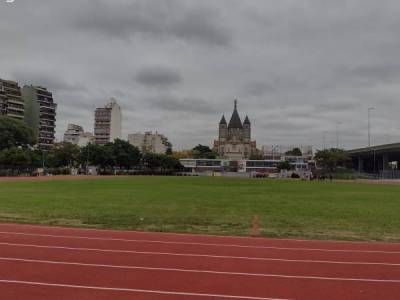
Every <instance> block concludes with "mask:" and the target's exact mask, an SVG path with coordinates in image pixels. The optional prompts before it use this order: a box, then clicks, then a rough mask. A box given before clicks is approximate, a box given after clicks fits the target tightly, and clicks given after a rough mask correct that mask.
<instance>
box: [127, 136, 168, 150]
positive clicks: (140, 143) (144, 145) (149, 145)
mask: <svg viewBox="0 0 400 300" xmlns="http://www.w3.org/2000/svg"><path fill="white" fill-rule="evenodd" d="M128 141H129V143H130V144H131V145H133V146H135V147H138V148H139V149H140V151H142V152H144V153H146V152H148V153H158V154H165V153H167V152H168V151H169V150H170V149H171V147H172V146H171V143H170V142H169V141H168V138H167V137H166V136H165V135H163V134H160V133H158V132H156V133H152V132H145V133H134V134H129V135H128Z"/></svg>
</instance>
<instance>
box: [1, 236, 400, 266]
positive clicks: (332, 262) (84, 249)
mask: <svg viewBox="0 0 400 300" xmlns="http://www.w3.org/2000/svg"><path fill="white" fill-rule="evenodd" d="M0 246H12V247H31V248H43V249H58V250H71V251H85V252H89V251H93V252H105V253H129V254H145V255H165V256H182V257H203V258H220V259H237V260H258V261H281V262H301V263H318V264H343V265H376V266H392V267H400V263H380V262H359V261H331V260H308V259H283V258H267V257H247V256H229V255H210V254H196V253H173V252H153V251H135V250H119V249H118V250H117V249H99V248H79V247H65V246H45V245H37V244H14V243H3V242H0Z"/></svg>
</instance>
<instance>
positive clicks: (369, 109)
mask: <svg viewBox="0 0 400 300" xmlns="http://www.w3.org/2000/svg"><path fill="white" fill-rule="evenodd" d="M374 109H375V107H368V147H371V111H373V110H374Z"/></svg>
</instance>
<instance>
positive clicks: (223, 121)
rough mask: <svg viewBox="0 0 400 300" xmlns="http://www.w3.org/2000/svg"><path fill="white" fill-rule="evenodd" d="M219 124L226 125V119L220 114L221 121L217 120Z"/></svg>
mask: <svg viewBox="0 0 400 300" xmlns="http://www.w3.org/2000/svg"><path fill="white" fill-rule="evenodd" d="M219 125H227V123H226V120H225V115H222V118H221V121H220V122H219Z"/></svg>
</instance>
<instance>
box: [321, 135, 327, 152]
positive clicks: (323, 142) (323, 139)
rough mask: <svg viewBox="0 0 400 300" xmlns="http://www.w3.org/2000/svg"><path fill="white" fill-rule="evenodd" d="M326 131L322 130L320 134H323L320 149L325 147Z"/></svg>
mask: <svg viewBox="0 0 400 300" xmlns="http://www.w3.org/2000/svg"><path fill="white" fill-rule="evenodd" d="M327 133H328V132H327V131H324V132H323V133H322V134H323V136H322V147H323V148H322V150H325V149H326V134H327Z"/></svg>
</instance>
